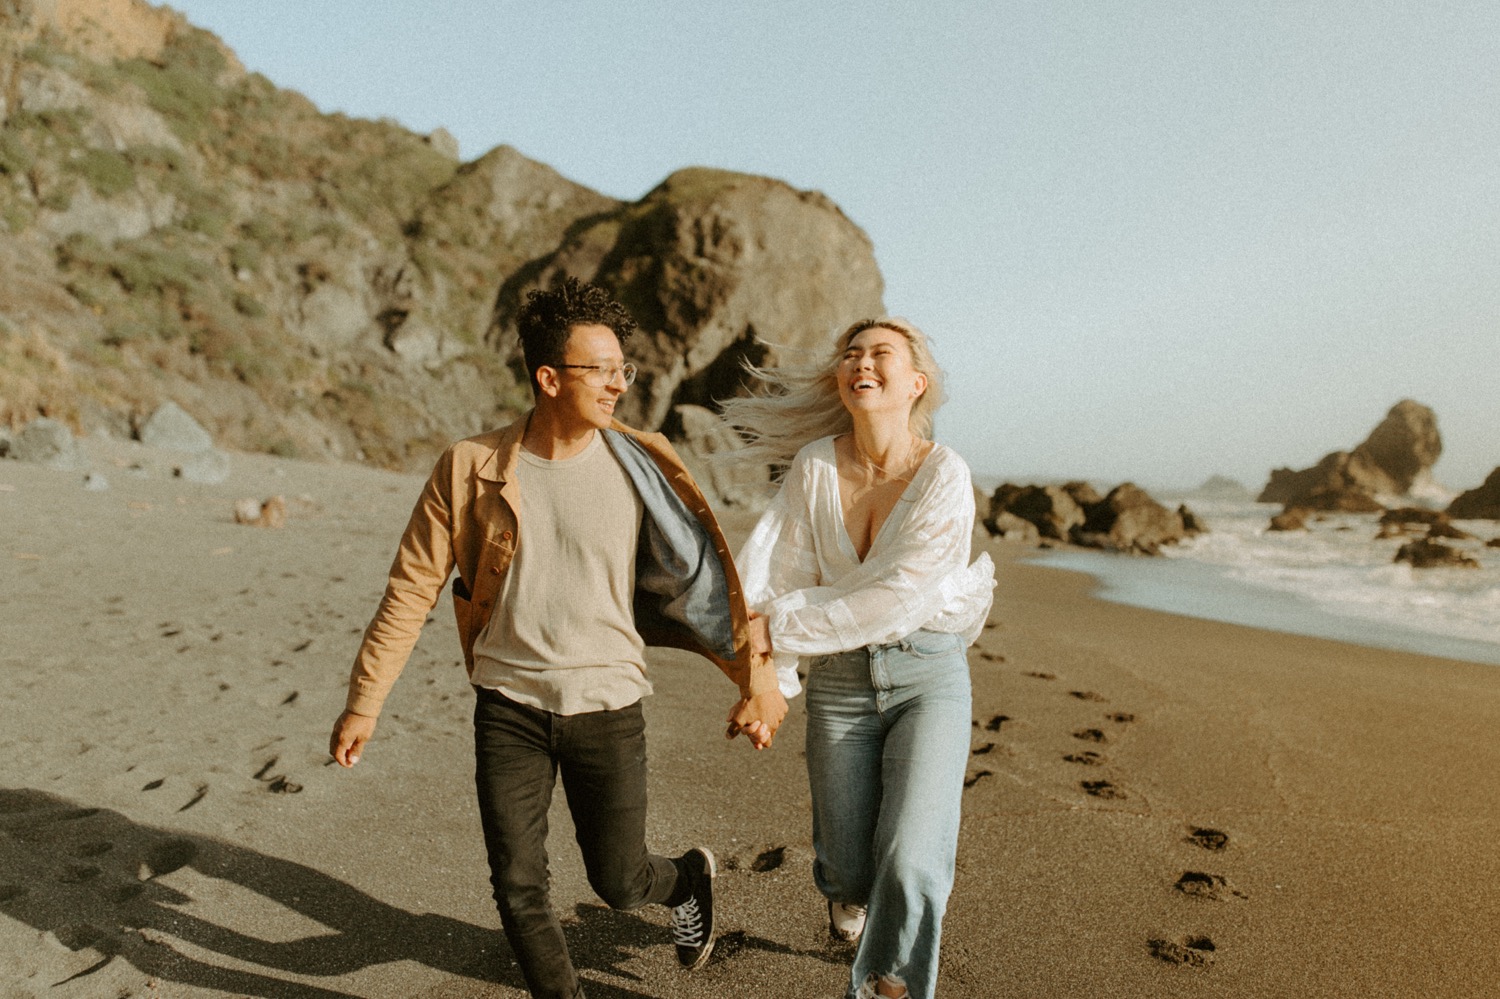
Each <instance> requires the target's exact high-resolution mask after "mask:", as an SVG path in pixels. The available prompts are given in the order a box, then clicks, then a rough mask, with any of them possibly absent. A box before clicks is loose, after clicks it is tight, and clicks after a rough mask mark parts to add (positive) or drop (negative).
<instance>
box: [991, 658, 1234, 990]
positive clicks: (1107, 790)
mask: <svg viewBox="0 0 1500 999" xmlns="http://www.w3.org/2000/svg"><path fill="white" fill-rule="evenodd" d="M976 657H977V658H978V659H980V660H983V661H984V662H989V663H1003V662H1005V657H1004V656H1003V655H1000V654H998V653H995V652H987V651H980V652H977V653H976ZM1022 675H1023V676H1027V677H1030V678H1032V679H1034V680H1056V679H1057V676H1056V674H1053V673H1045V672H1041V671H1027V672H1024V673H1023V674H1022ZM1068 696H1070V697H1074V698H1077V699H1078V700H1080V701H1087V702H1092V703H1099V704H1103V703H1107V701H1108V699H1107V698H1106V697H1104V696H1103V695H1102V694H1098V693H1095V692H1094V691H1091V690H1070V691H1068ZM1010 720H1011V718H1010V716H1009V715H1003V714H997V715H993V716H992V717H990V718H989V719H988V720H987V721H985V722H983V723H982V724H981V723H980V722H979V721H977V720H976V721H975V722H974V723H973V724H974V727H975V728H978V729H981V730H982V731H983V732H999V731H1000V730H1001V729H1002V728H1003V726H1004V725H1005V724H1006V723H1007V722H1009V721H1010ZM1104 720H1105V721H1107V722H1109V723H1110V729H1109V730H1106V729H1105V728H1098V727H1085V728H1081V729H1078V730H1077V731H1075V732H1074V733H1073V738H1074V739H1077V740H1078V741H1079V742H1082V743H1085V744H1088V745H1091V746H1104V745H1106V744H1108V743H1109V742H1111V741H1112V740H1113V739H1114V738H1115V736H1116V735H1117V734H1118V731H1119V727H1120V726H1125V725H1130V724H1132V723H1134V722H1135V721H1136V716H1135V715H1134V714H1132V713H1130V712H1127V711H1111V712H1108V713H1106V714H1105V715H1104ZM995 748H996V747H995V743H994V742H990V741H981V742H980V743H979V744H978V745H977V746H975V747H974V749H973V750H971V755H972V756H973V757H975V758H978V757H984V756H988V755H989V754H990V753H992V752H994V751H995ZM1063 760H1064V761H1065V762H1068V763H1073V764H1077V765H1078V766H1084V767H1098V766H1103V765H1104V764H1105V763H1107V762H1109V761H1108V759H1107V758H1106V757H1105V755H1104V754H1103V753H1102V752H1101V751H1100V750H1099V749H1097V748H1083V747H1080V748H1078V749H1076V750H1075V751H1073V752H1071V753H1067V754H1065V755H1064V756H1063ZM993 776H994V771H993V770H990V769H989V768H987V767H983V766H976V767H975V768H974V769H973V770H972V771H971V773H970V774H969V775H968V776H967V777H966V778H965V779H964V787H965V788H966V789H968V788H972V787H974V786H975V785H977V784H978V783H979V782H980V781H982V780H984V779H985V778H987V777H993ZM1078 786H1079V788H1080V789H1081V790H1083V792H1084V793H1085V794H1088V795H1091V796H1093V797H1095V798H1101V799H1105V800H1117V801H1118V800H1125V799H1127V798H1128V797H1129V794H1127V793H1126V791H1125V790H1124V789H1123V788H1121V787H1120V786H1118V785H1116V784H1114V783H1113V782H1111V781H1108V780H1102V779H1087V778H1085V779H1082V780H1080V781H1079V782H1078ZM1183 841H1184V842H1186V843H1190V844H1192V845H1193V846H1196V847H1198V848H1199V849H1202V850H1204V851H1206V852H1209V853H1221V852H1223V851H1224V850H1226V849H1227V848H1228V847H1229V835H1228V834H1227V833H1224V832H1221V831H1219V830H1217V829H1210V828H1207V827H1204V826H1189V827H1187V835H1186V836H1184V837H1183ZM1172 887H1173V888H1174V889H1175V890H1176V891H1178V892H1181V893H1182V894H1183V895H1186V896H1188V897H1189V898H1194V899H1207V900H1210V901H1215V902H1223V901H1231V900H1234V899H1246V898H1248V897H1249V896H1248V895H1246V894H1245V893H1244V892H1243V891H1241V890H1240V889H1238V888H1236V887H1235V886H1234V885H1232V884H1231V883H1230V882H1229V881H1228V879H1226V878H1225V877H1224V876H1223V875H1220V874H1209V873H1206V872H1203V871H1183V873H1182V875H1181V876H1180V877H1179V878H1178V879H1177V881H1176V883H1174V884H1173V886H1172ZM1146 951H1147V953H1148V954H1150V955H1151V956H1152V957H1154V958H1157V959H1158V960H1161V961H1165V962H1166V963H1168V964H1173V965H1179V966H1182V967H1187V968H1207V967H1209V966H1211V965H1212V964H1213V961H1214V956H1215V952H1216V948H1215V946H1214V942H1213V940H1212V939H1210V938H1209V937H1207V936H1203V935H1200V934H1191V933H1190V934H1185V935H1183V936H1181V937H1179V938H1177V939H1171V940H1169V939H1165V938H1160V937H1153V938H1151V939H1149V940H1147V941H1146Z"/></svg>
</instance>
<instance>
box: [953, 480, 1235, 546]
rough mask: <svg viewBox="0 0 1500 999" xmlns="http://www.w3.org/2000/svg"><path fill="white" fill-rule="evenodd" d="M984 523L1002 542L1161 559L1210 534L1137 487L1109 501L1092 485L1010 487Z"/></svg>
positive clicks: (1187, 514) (994, 499)
mask: <svg viewBox="0 0 1500 999" xmlns="http://www.w3.org/2000/svg"><path fill="white" fill-rule="evenodd" d="M981 509H983V507H981ZM983 523H984V526H985V528H986V529H987V530H988V531H989V532H990V534H991V535H994V536H997V537H1003V538H1007V539H1011V540H1021V541H1028V542H1030V541H1040V540H1042V539H1051V540H1055V541H1065V542H1068V543H1070V544H1075V545H1080V546H1082V547H1086V548H1098V549H1102V550H1104V551H1114V552H1124V553H1128V554H1132V555H1159V554H1161V547H1162V546H1163V545H1170V544H1176V543H1177V542H1178V541H1181V540H1182V539H1184V538H1187V537H1191V536H1192V535H1194V534H1198V533H1201V532H1202V531H1204V530H1205V529H1206V528H1205V527H1204V526H1203V524H1202V522H1201V521H1200V520H1199V519H1198V517H1197V516H1196V515H1194V514H1193V512H1192V511H1191V510H1189V509H1188V508H1187V507H1186V506H1179V507H1178V508H1177V509H1176V510H1173V509H1170V508H1169V507H1166V506H1163V505H1162V504H1160V503H1158V502H1157V501H1156V500H1154V499H1152V498H1151V496H1150V494H1148V493H1147V492H1146V491H1145V490H1144V489H1142V488H1140V487H1139V486H1137V485H1135V484H1134V483H1131V482H1125V483H1121V484H1120V485H1118V486H1116V487H1115V488H1114V489H1111V490H1110V491H1109V493H1108V494H1107V495H1104V496H1100V495H1099V493H1098V491H1097V490H1095V489H1094V487H1093V486H1091V485H1089V484H1088V483H1087V482H1068V483H1065V484H1063V485H1061V486H1044V485H1028V486H1021V485H1015V484H1012V483H1006V484H1004V485H1002V486H1000V487H999V488H998V489H996V490H995V492H994V495H992V496H991V497H990V500H989V512H988V514H987V515H986V516H985V517H984V518H983Z"/></svg>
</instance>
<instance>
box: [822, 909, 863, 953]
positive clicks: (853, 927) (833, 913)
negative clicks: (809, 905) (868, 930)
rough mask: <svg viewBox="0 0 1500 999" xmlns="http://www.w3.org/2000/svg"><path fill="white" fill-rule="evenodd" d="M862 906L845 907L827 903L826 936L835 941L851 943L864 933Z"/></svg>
mask: <svg viewBox="0 0 1500 999" xmlns="http://www.w3.org/2000/svg"><path fill="white" fill-rule="evenodd" d="M867 911H868V910H866V908H865V907H864V906H862V905H845V904H844V903H843V902H829V903H828V935H829V936H831V937H832V938H833V939H835V940H843V941H845V942H846V943H853V942H854V941H856V940H858V939H859V935H860V934H861V933H863V932H864V931H865V914H866V912H867Z"/></svg>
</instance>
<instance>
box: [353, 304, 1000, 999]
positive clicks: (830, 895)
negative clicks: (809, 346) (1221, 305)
mask: <svg viewBox="0 0 1500 999" xmlns="http://www.w3.org/2000/svg"><path fill="white" fill-rule="evenodd" d="M519 326H520V338H521V344H522V349H523V351H524V355H525V361H526V367H527V370H528V372H529V373H530V376H531V383H532V390H533V393H534V395H535V400H536V403H535V408H534V409H532V410H531V412H530V413H528V414H527V415H526V416H524V417H522V418H521V419H519V420H518V421H516V422H515V423H513V424H512V425H510V426H509V427H506V428H504V429H502V430H497V431H493V432H490V433H486V434H482V435H480V436H478V437H473V438H469V439H467V440H463V441H459V442H458V443H456V444H454V445H452V446H451V447H449V448H448V450H447V451H446V452H445V453H444V454H443V456H442V457H441V458H440V459H439V460H438V463H437V465H436V467H435V468H434V469H433V472H432V475H431V476H430V478H429V479H428V481H427V484H426V486H425V487H424V488H423V490H422V494H421V497H420V498H419V499H418V501H417V504H416V507H415V509H414V510H413V511H412V515H411V519H410V521H409V522H408V524H407V527H406V531H405V533H404V534H403V536H402V539H401V543H400V546H399V548H398V550H397V553H396V558H395V560H394V562H393V563H392V566H391V571H390V577H389V580H388V582H387V585H386V589H385V593H384V595H383V597H382V598H381V601H380V604H379V607H378V609H377V610H376V613H375V615H374V618H373V620H372V621H371V622H370V625H369V627H368V628H367V629H366V631H365V634H364V639H363V641H362V642H361V645H360V649H359V653H358V655H357V657H356V660H355V664H354V668H353V671H352V674H351V676H350V682H349V696H348V701H347V705H346V709H345V711H344V712H343V713H342V714H341V715H340V716H339V719H338V721H337V722H336V724H335V726H334V731H333V735H332V738H331V745H330V750H331V752H332V754H333V756H334V758H335V759H336V760H337V761H338V762H339V763H340V764H341V765H343V766H346V767H347V766H353V765H354V764H355V763H356V762H357V761H358V759H359V757H360V755H361V754H362V753H363V751H364V747H365V743H366V742H367V741H368V740H369V739H370V737H371V735H372V733H373V732H374V729H375V724H376V718H377V716H378V715H379V713H380V708H381V704H382V703H383V701H384V700H385V697H386V695H387V694H388V693H389V691H390V689H391V686H392V684H393V683H394V682H395V680H396V677H397V675H398V674H399V673H400V671H401V669H402V667H403V666H404V665H405V664H406V660H407V658H408V657H409V656H410V654H411V650H412V647H413V646H414V645H415V644H416V640H417V636H418V634H419V633H420V631H421V627H422V624H423V623H424V622H425V621H426V619H427V615H428V613H429V612H430V611H431V610H432V608H433V607H434V605H435V604H436V603H437V600H438V598H439V596H440V594H441V591H442V588H443V587H444V585H445V584H446V583H447V580H448V578H449V576H450V575H451V574H452V572H453V570H454V569H455V568H456V569H457V570H458V578H457V579H455V580H454V582H453V603H454V608H455V612H456V614H457V618H458V630H459V637H460V640H461V641H462V643H463V649H464V658H465V661H466V664H467V667H468V671H469V679H470V682H471V683H472V684H473V686H474V690H475V708H474V746H475V775H476V785H477V789H478V795H479V811H480V817H481V820H482V823H483V827H484V839H485V847H486V850H487V852H488V855H489V864H490V872H491V874H490V881H491V884H492V885H493V889H494V896H495V901H496V903H497V905H498V907H499V911H500V919H501V924H502V926H503V927H504V931H505V936H506V939H507V940H508V941H509V943H510V946H511V949H512V950H513V951H514V953H515V957H516V960H517V962H518V964H519V965H520V967H521V970H522V973H523V975H524V976H525V979H526V984H527V987H528V988H529V989H530V991H531V994H532V995H533V996H536V997H539V999H541V997H545V999H576V997H580V996H583V995H584V991H583V988H582V985H581V983H580V981H579V979H578V976H577V974H576V972H575V970H574V968H573V965H572V962H571V960H570V959H569V956H568V950H567V944H566V942H565V940H564V937H563V933H562V928H561V925H560V924H559V922H558V919H557V915H556V913H555V912H554V911H553V909H552V906H551V902H550V898H549V888H548V874H547V853H546V834H547V811H548V807H549V805H550V803H551V800H552V793H553V789H554V785H555V783H556V780H557V775H558V774H559V773H561V775H562V783H563V790H564V792H565V794H566V797H567V802H568V807H569V810H570V812H571V814H572V818H573V824H574V827H575V829H576V837H577V840H578V846H579V849H580V851H581V852H582V856H583V860H584V865H585V869H586V871H587V874H588V879H589V884H590V885H591V886H592V887H593V889H594V891H596V892H597V893H598V894H599V896H600V897H601V898H602V899H603V900H604V901H605V902H606V903H607V904H609V905H610V906H612V907H614V908H619V909H633V908H636V907H639V906H641V905H645V904H647V903H654V904H661V905H666V906H668V907H670V908H671V910H672V915H671V929H672V937H673V941H674V943H675V945H676V950H677V956H678V960H679V961H680V962H681V963H682V964H683V966H685V967H687V968H697V967H700V966H702V965H703V964H704V963H705V962H706V961H707V960H708V957H709V954H710V952H711V951H712V948H713V939H714V936H713V933H714V928H713V924H714V919H713V882H714V874H715V870H714V858H713V855H712V854H711V853H710V852H709V851H708V850H707V849H704V848H701V847H700V848H694V849H690V850H688V851H687V852H686V853H684V854H682V855H681V856H678V857H665V856H660V855H656V854H653V853H651V852H650V851H649V850H648V849H647V847H646V784H647V768H646V744H645V724H644V719H643V716H642V712H641V703H640V701H641V697H642V696H644V695H645V694H648V693H650V692H651V683H650V681H649V680H648V679H647V676H646V672H645V660H644V649H645V647H646V646H672V647H677V648H684V649H689V650H691V651H693V652H696V653H698V654H700V655H702V656H704V657H705V658H707V659H709V660H710V661H712V662H713V663H714V664H716V665H717V666H718V667H719V668H720V669H721V670H722V671H723V672H724V673H725V674H726V675H727V676H728V677H729V678H730V679H731V680H732V681H734V682H735V684H736V685H737V686H738V688H739V695H740V696H739V699H738V701H737V702H736V703H735V705H734V707H733V708H732V709H731V712H730V715H729V719H728V722H729V728H728V733H727V734H728V735H729V736H730V737H734V736H736V735H741V734H742V735H744V736H746V737H747V738H748V739H749V740H750V741H751V742H752V743H753V744H754V745H755V747H756V748H757V749H764V748H766V747H769V746H770V745H771V744H772V740H773V739H774V737H775V734H776V730H777V728H778V727H779V726H780V724H781V722H782V719H783V718H784V717H785V715H786V712H787V702H786V698H788V697H792V696H795V695H796V694H798V693H800V692H801V683H800V680H799V677H798V665H799V663H800V664H801V665H802V666H803V668H804V672H805V675H806V677H807V692H806V710H807V770H808V779H809V784H810V786H811V791H812V805H813V844H814V848H815V854H816V860H815V862H814V866H813V877H814V880H815V881H816V883H817V887H818V889H819V891H821V892H822V893H823V895H824V896H825V898H826V899H827V905H828V915H829V930H830V933H831V934H832V935H833V936H834V937H835V938H838V939H843V940H849V941H857V946H856V949H855V953H854V959H853V964H852V967H851V970H850V977H849V982H848V985H847V988H846V991H845V995H846V997H847V999H864V997H874V996H910V997H913V999H926V997H930V996H932V995H933V990H934V987H935V985H936V980H937V965H938V947H939V940H940V933H941V926H942V917H943V912H944V909H945V907H946V904H947V899H948V893H949V890H950V888H951V887H952V883H953V873H954V861H955V853H956V849H957V843H958V828H959V809H960V801H961V797H962V792H963V778H964V771H965V767H966V765H967V759H968V750H969V728H970V703H969V674H968V660H967V654H966V649H967V647H968V646H969V644H971V643H972V642H973V640H974V639H975V638H976V637H977V635H978V633H979V631H980V629H981V628H982V627H983V624H984V621H985V618H986V616H987V615H988V613H989V608H990V602H991V599H992V594H991V590H992V589H993V587H994V566H993V564H992V563H991V561H990V559H989V556H988V555H981V556H980V557H979V559H977V560H976V561H974V562H973V564H970V562H969V554H970V551H969V548H970V536H971V532H972V529H973V523H974V495H973V489H972V486H971V484H970V475H969V469H968V466H967V465H965V463H964V461H963V459H961V458H960V457H959V456H958V455H957V454H955V453H954V452H953V451H951V450H949V449H948V448H946V447H944V446H942V445H940V444H936V443H934V442H933V441H932V440H931V433H932V418H933V413H934V412H935V411H936V409H937V408H938V406H939V405H940V403H941V401H942V387H941V372H940V371H939V369H938V368H937V366H936V364H935V363H934V361H933V358H932V355H931V352H930V351H929V349H928V346H927V341H926V338H925V337H924V336H923V335H922V333H921V332H920V331H919V330H917V329H916V328H915V327H914V326H912V325H911V324H909V323H906V322H905V321H902V320H896V319H873V320H862V321H860V322H858V323H855V324H854V325H852V326H850V327H849V328H848V329H846V330H844V331H843V332H842V333H841V334H840V335H839V337H838V340H837V342H836V343H835V344H834V348H833V351H832V354H831V357H830V358H829V359H828V360H827V361H826V362H824V363H820V364H814V365H812V366H808V367H800V368H799V367H781V368H776V369H770V370H756V371H755V372H754V373H755V375H756V376H757V377H759V378H760V379H761V380H762V381H764V382H765V383H767V386H768V388H769V391H768V392H765V393H762V394H759V395H756V396H751V397H745V398H738V399H734V400H731V401H729V402H728V403H726V404H725V405H724V418H725V420H727V421H728V422H729V424H730V425H731V426H732V427H734V428H735V429H736V430H737V431H738V432H739V433H740V434H741V436H742V437H743V438H744V439H745V441H746V446H745V447H744V448H743V449H741V450H737V451H735V452H733V460H734V461H735V462H736V463H743V462H751V463H756V464H764V465H767V466H769V467H772V468H774V469H778V470H782V474H781V480H780V491H779V492H778V493H777V495H776V497H775V499H774V500H773V501H772V503H771V505H770V506H769V507H768V508H767V510H766V512H765V513H764V515H763V516H762V517H761V519H760V521H759V523H758V524H757V525H756V527H755V530H754V531H753V533H752V534H751V535H750V538H749V540H748V541H747V542H746V543H745V545H744V547H743V548H742V550H741V551H740V553H739V556H738V558H732V557H731V553H730V551H729V548H728V543H727V542H726V541H725V539H724V535H723V533H722V532H721V531H720V529H719V526H718V523H717V521H716V520H715V518H714V515H713V512H712V511H711V510H710V508H709V506H708V503H707V502H706V500H705V499H704V497H703V494H702V493H701V492H700V491H699V489H698V487H697V486H696V485H695V484H694V482H693V480H692V477H691V476H690V475H689V474H688V472H687V470H686V468H685V467H684V466H683V464H682V462H681V460H680V459H679V457H678V456H677V454H676V452H675V451H673V449H672V447H671V446H670V445H669V444H668V443H667V441H666V439H665V438H664V437H662V436H661V435H660V434H653V433H642V432H640V431H637V430H633V429H631V428H629V427H627V426H625V425H624V424H622V423H619V422H618V421H617V420H615V419H614V409H615V405H616V403H617V402H618V400H619V398H620V396H621V395H622V394H623V393H624V392H626V391H627V390H628V388H629V386H630V384H631V383H632V382H633V381H634V378H635V366H634V365H632V364H630V363H629V362H628V361H626V360H625V355H624V346H625V343H626V341H627V340H628V338H629V337H630V335H631V333H632V332H634V331H635V323H634V321H633V320H632V319H631V317H630V316H629V314H628V313H627V312H626V311H625V309H624V308H623V307H622V306H621V305H620V304H619V303H618V302H616V301H614V300H613V299H612V298H611V297H610V296H609V294H608V293H607V292H606V291H605V290H604V289H602V288H599V287H598V286H595V285H591V284H585V283H580V282H578V281H576V280H574V279H571V278H569V279H567V280H566V281H565V282H564V283H563V284H562V285H560V286H559V287H557V288H556V289H553V290H549V291H539V292H532V293H531V294H530V295H529V296H528V298H527V301H526V304H525V306H524V308H523V309H522V311H521V314H520V317H519Z"/></svg>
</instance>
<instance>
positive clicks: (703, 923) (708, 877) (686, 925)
mask: <svg viewBox="0 0 1500 999" xmlns="http://www.w3.org/2000/svg"><path fill="white" fill-rule="evenodd" d="M678 863H679V864H680V865H681V866H680V867H679V869H678V875H677V876H678V877H680V878H686V879H687V885H688V890H689V895H688V898H687V901H686V902H683V903H682V904H681V905H678V906H674V907H673V908H672V942H673V943H674V944H676V945H677V963H678V964H680V965H682V966H683V967H684V968H686V969H688V970H689V971H693V970H695V969H698V968H701V967H703V966H704V965H705V964H707V963H708V955H710V954H712V953H713V950H714V855H713V854H711V853H709V852H708V850H707V849H706V848H704V847H701V846H699V847H694V848H693V849H691V850H689V851H688V852H687V853H684V854H683V855H682V856H681V857H679V858H678Z"/></svg>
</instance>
